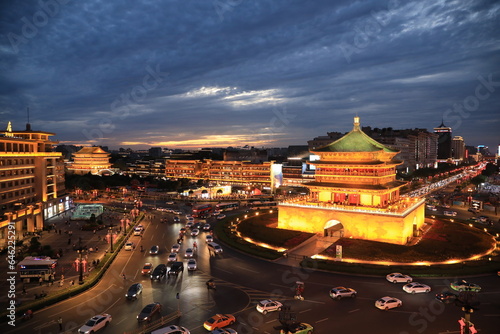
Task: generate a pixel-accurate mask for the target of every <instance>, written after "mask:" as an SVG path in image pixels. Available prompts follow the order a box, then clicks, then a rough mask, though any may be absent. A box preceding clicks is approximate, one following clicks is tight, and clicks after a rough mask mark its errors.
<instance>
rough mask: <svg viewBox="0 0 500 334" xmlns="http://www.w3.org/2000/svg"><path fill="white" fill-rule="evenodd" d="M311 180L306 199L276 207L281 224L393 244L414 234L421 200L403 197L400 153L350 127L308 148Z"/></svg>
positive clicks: (420, 215) (356, 121)
mask: <svg viewBox="0 0 500 334" xmlns="http://www.w3.org/2000/svg"><path fill="white" fill-rule="evenodd" d="M311 153H312V154H313V155H316V156H317V157H318V159H317V160H315V161H311V162H310V163H311V164H313V165H314V166H315V167H316V175H315V180H314V181H312V182H308V183H305V184H304V185H305V186H306V187H307V188H309V191H310V194H309V196H307V197H306V198H301V199H294V200H292V201H290V202H284V203H281V204H280V207H279V224H278V227H279V228H287V229H293V230H303V231H307V232H313V233H321V234H324V235H325V236H343V237H352V238H359V239H369V240H376V241H382V242H390V243H396V244H405V243H407V242H408V241H409V240H410V238H411V237H412V236H417V235H418V233H419V232H418V231H419V229H420V228H421V226H422V225H423V223H424V200H422V199H419V198H401V197H400V193H399V191H400V188H401V187H403V186H404V185H405V182H402V181H398V180H396V166H398V165H399V164H401V163H402V162H401V161H397V160H394V157H395V156H396V155H397V154H398V153H399V151H398V150H395V149H393V148H391V147H388V146H385V145H383V144H381V143H379V142H377V141H376V140H374V139H372V138H371V137H369V136H368V135H366V134H365V133H364V132H363V131H362V130H361V129H360V124H359V117H355V118H354V128H353V130H352V131H351V132H349V133H348V134H346V135H345V136H343V137H342V138H340V139H338V140H336V141H334V142H333V143H330V144H328V145H325V146H322V147H318V148H315V149H313V150H311Z"/></svg>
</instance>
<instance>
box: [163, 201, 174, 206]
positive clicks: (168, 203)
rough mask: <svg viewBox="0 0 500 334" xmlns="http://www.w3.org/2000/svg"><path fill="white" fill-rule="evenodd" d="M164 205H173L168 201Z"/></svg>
mask: <svg viewBox="0 0 500 334" xmlns="http://www.w3.org/2000/svg"><path fill="white" fill-rule="evenodd" d="M165 204H167V205H173V204H174V202H172V201H168V202H165Z"/></svg>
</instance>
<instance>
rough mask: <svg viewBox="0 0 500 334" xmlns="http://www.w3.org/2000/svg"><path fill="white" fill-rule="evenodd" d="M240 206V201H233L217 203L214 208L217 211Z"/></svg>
mask: <svg viewBox="0 0 500 334" xmlns="http://www.w3.org/2000/svg"><path fill="white" fill-rule="evenodd" d="M239 206H240V203H238V202H234V203H219V204H217V205H216V206H215V208H216V210H219V211H230V210H235V209H237V208H238V207H239Z"/></svg>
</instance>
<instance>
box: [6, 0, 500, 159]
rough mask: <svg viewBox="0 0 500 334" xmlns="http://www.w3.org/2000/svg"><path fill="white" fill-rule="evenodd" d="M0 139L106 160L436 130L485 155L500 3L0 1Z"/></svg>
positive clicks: (497, 72)
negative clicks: (45, 141) (97, 153)
mask: <svg viewBox="0 0 500 334" xmlns="http://www.w3.org/2000/svg"><path fill="white" fill-rule="evenodd" d="M0 18H1V19H0V52H1V55H0V57H1V62H0V66H1V73H0V92H1V93H0V127H2V130H3V129H5V127H6V126H7V122H8V121H12V123H13V128H14V129H15V130H23V129H24V128H25V123H26V122H27V116H26V108H27V107H28V106H29V108H30V123H31V125H32V128H33V130H41V131H49V132H55V133H56V136H55V137H53V139H55V140H58V141H60V143H61V144H77V145H91V144H95V145H107V146H109V147H110V148H119V147H131V148H136V149H140V148H148V147H150V146H162V147H168V148H197V147H209V146H212V147H215V146H218V147H225V146H243V145H253V146H258V147H262V146H266V147H285V146H288V145H306V144H307V140H310V139H312V138H314V137H316V136H322V135H326V133H327V132H329V131H339V132H345V131H349V130H351V129H352V121H353V117H354V116H355V115H356V114H358V115H359V116H360V118H361V125H362V126H372V127H379V128H385V127H392V128H395V129H403V128H417V127H418V128H426V129H428V130H430V131H432V129H433V128H434V127H436V126H438V125H439V124H440V123H441V121H442V119H443V120H444V123H445V125H447V126H450V127H452V128H453V134H454V135H460V136H463V137H464V139H465V141H466V144H467V145H479V144H485V145H488V146H490V148H493V150H492V151H495V149H494V146H496V145H498V144H500V112H499V106H500V1H481V0H470V1H467V0H457V1H438V0H429V1H421V0H419V1H402V0H400V1H388V0H383V1H379V0H369V1H368V0H366V1H353V0H346V1H344V0H335V1H333V0H325V1H320V0H314V1H313V0H296V1H293V0H199V1H185V0H183V1H181V0H179V1H166V0H165V1H159V0H158V1H153V0H151V1H145V0H129V1H126V0H124V1H111V0H110V1H97V0H85V1H69V0H59V1H58V0H40V1H28V0H18V1H2V2H1V5H0Z"/></svg>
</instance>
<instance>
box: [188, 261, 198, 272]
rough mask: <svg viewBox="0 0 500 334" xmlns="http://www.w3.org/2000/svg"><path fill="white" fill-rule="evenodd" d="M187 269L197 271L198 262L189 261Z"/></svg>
mask: <svg viewBox="0 0 500 334" xmlns="http://www.w3.org/2000/svg"><path fill="white" fill-rule="evenodd" d="M187 268H188V270H196V268H198V266H197V265H196V260H195V259H189V260H188V263H187Z"/></svg>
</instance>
